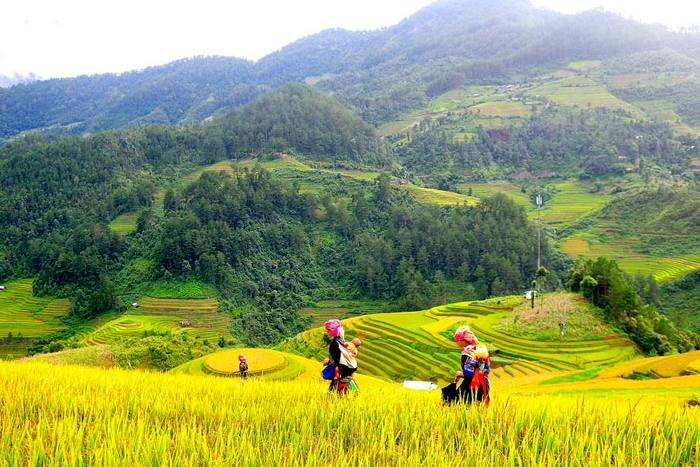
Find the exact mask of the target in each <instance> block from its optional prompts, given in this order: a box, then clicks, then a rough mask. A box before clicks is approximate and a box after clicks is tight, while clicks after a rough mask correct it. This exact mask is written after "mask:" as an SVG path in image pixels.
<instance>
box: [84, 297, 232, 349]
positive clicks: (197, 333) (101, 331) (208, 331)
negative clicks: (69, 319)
mask: <svg viewBox="0 0 700 467" xmlns="http://www.w3.org/2000/svg"><path fill="white" fill-rule="evenodd" d="M138 305H139V306H138V308H133V309H132V310H130V311H128V312H126V313H124V314H123V315H121V316H119V317H117V318H115V319H113V320H110V321H108V322H106V323H104V324H102V325H101V326H100V327H98V328H97V329H92V330H89V331H88V332H87V333H86V334H84V335H83V336H81V342H82V343H83V344H86V345H94V344H104V343H108V342H110V341H112V340H114V339H116V338H120V337H138V336H141V335H143V334H144V333H148V332H151V333H165V332H171V333H181V332H188V333H189V334H190V335H191V336H193V337H194V338H196V339H208V340H209V341H210V342H216V341H217V340H218V339H219V338H220V337H224V339H225V340H230V339H232V338H233V336H232V335H231V331H230V316H229V315H228V314H226V313H219V312H218V308H219V304H218V302H217V301H216V300H215V299H199V300H195V299H192V300H187V299H165V298H152V297H143V299H142V300H141V301H140V302H138Z"/></svg>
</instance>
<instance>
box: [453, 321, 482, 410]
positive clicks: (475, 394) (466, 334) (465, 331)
mask: <svg viewBox="0 0 700 467" xmlns="http://www.w3.org/2000/svg"><path fill="white" fill-rule="evenodd" d="M454 341H455V342H457V345H459V346H460V347H462V349H463V350H462V355H461V356H460V367H461V369H460V370H459V371H457V372H456V373H455V377H454V382H455V383H457V382H458V381H459V380H460V379H464V381H463V382H462V384H461V385H460V387H459V396H460V399H461V400H462V402H465V403H467V404H471V403H472V402H473V401H475V400H476V401H479V402H483V403H484V404H486V405H489V402H490V392H491V383H490V381H489V373H490V372H491V357H490V355H489V351H488V349H487V348H486V346H485V345H483V344H480V343H479V339H477V337H476V335H475V334H474V333H473V332H472V330H471V329H470V328H469V326H466V325H465V326H461V327H459V328H458V329H457V331H455V334H454Z"/></svg>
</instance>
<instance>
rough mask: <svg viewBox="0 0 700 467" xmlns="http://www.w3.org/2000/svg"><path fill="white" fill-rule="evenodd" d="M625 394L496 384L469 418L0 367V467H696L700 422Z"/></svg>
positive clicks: (363, 396)
mask: <svg viewBox="0 0 700 467" xmlns="http://www.w3.org/2000/svg"><path fill="white" fill-rule="evenodd" d="M688 378H693V377H688ZM632 383H634V382H632ZM688 383H689V384H695V385H697V384H699V383H700V381H698V379H697V378H696V379H694V380H693V381H689V382H688ZM627 385H628V387H629V388H631V389H626V390H617V389H606V388H603V389H601V390H598V391H596V390H590V391H587V392H577V391H576V390H575V389H574V385H572V384H568V385H563V387H561V388H556V387H555V386H551V385H550V386H541V387H542V388H544V389H545V390H546V392H544V391H539V389H538V386H537V384H535V383H532V382H527V381H523V382H522V384H521V385H519V387H518V386H516V385H514V386H512V387H504V388H501V387H499V385H498V384H494V385H493V398H492V402H491V405H490V406H489V407H488V408H487V407H485V406H483V405H475V406H473V407H470V408H469V407H463V406H461V405H453V406H442V405H441V402H440V395H439V393H438V391H413V390H410V389H405V388H402V387H401V386H400V385H387V384H385V383H381V382H378V383H376V384H375V383H373V382H371V381H369V380H365V381H363V382H362V383H360V392H359V394H358V395H357V396H356V397H354V396H350V397H340V398H339V397H337V396H334V395H329V394H327V393H326V384H325V382H324V381H322V380H321V379H320V376H318V379H316V380H300V381H288V382H270V381H266V380H263V379H256V378H249V379H247V380H245V381H244V380H241V379H240V378H216V377H207V376H191V375H170V374H153V373H144V372H141V371H122V370H99V369H91V368H79V367H70V366H68V367H66V366H63V367H58V366H51V365H48V364H41V363H7V362H0V404H1V406H2V412H1V414H2V416H1V417H0V443H2V446H3V452H2V455H1V456H0V465H2V466H26V465H32V466H38V465H43V466H65V465H95V466H96V465H99V466H123V465H129V466H231V465H236V466H238V465H245V466H261V465H276V466H302V465H303V466H331V465H337V464H338V462H341V461H340V460H342V462H341V463H342V465H349V466H350V465H352V466H383V465H387V466H389V465H411V466H414V465H415V466H452V465H454V464H455V461H456V460H458V459H473V460H474V463H475V464H478V465H485V466H500V467H506V466H523V465H538V466H581V465H591V466H593V465H596V466H602V465H606V466H607V465H634V466H637V465H698V462H700V459H699V458H698V452H699V450H700V412H699V411H698V408H696V407H689V406H688V405H687V404H686V403H684V402H683V401H682V399H679V398H676V397H673V393H674V391H675V390H674V389H668V390H666V391H663V392H662V391H653V390H652V391H651V392H649V393H648V394H647V393H646V392H645V389H644V388H641V389H637V388H634V387H633V385H632V384H630V382H627ZM567 388H568V389H567ZM664 392H665V393H666V395H665V394H664ZM668 394H670V396H669V395H668Z"/></svg>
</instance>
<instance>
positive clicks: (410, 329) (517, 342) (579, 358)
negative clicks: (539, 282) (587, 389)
mask: <svg viewBox="0 0 700 467" xmlns="http://www.w3.org/2000/svg"><path fill="white" fill-rule="evenodd" d="M504 306H506V307H505V308H504V307H498V306H496V307H493V306H486V305H484V304H478V303H469V302H463V303H455V304H450V305H445V306H439V307H435V308H432V309H430V310H426V311H418V312H406V313H388V314H376V315H368V316H360V317H356V318H351V319H347V320H343V325H344V327H345V336H346V339H350V338H352V337H355V336H358V337H360V338H361V339H362V342H363V343H362V346H361V347H360V349H359V354H358V362H359V363H360V367H359V369H358V372H359V373H360V374H368V375H372V376H375V377H380V378H384V379H386V380H391V381H403V380H407V379H419V380H430V381H436V382H440V383H444V382H446V381H448V380H450V379H451V378H452V377H453V376H454V372H455V371H456V370H457V369H459V359H460V352H461V350H460V349H459V348H458V346H457V345H456V344H455V343H454V342H452V340H451V339H450V334H451V330H453V329H454V328H455V327H456V326H457V325H459V324H465V323H466V324H469V325H470V326H471V327H472V329H473V330H474V331H475V333H476V334H477V336H478V337H479V338H480V340H481V341H482V342H484V343H486V345H487V346H488V347H489V349H491V351H492V372H491V378H492V381H493V380H495V379H498V380H502V379H510V378H518V377H523V376H535V375H546V374H555V373H558V372H565V371H578V370H582V369H588V368H596V367H600V366H606V365H614V364H617V363H620V362H624V361H628V360H631V359H634V358H636V357H637V355H636V348H635V347H634V345H632V343H631V342H630V341H629V340H628V339H627V338H625V337H620V336H606V337H604V338H601V339H595V340H586V341H579V340H564V341H560V340H552V341H545V340H542V341H540V340H538V341H534V340H529V339H524V338H518V337H512V336H509V335H507V334H505V333H501V332H498V331H495V330H493V329H492V325H493V324H494V323H495V322H497V321H499V320H501V319H502V318H503V316H504V315H507V314H509V313H511V311H512V308H509V307H508V306H507V305H504ZM327 345H328V344H327V341H324V333H323V330H322V329H312V330H309V331H306V332H304V333H302V334H301V335H299V336H297V338H296V339H292V340H291V341H290V342H288V343H287V344H285V345H284V346H282V348H281V350H283V351H285V352H291V353H299V354H302V355H305V356H307V357H310V358H314V359H318V360H320V359H322V358H324V357H325V355H326V353H327Z"/></svg>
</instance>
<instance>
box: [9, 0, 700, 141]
mask: <svg viewBox="0 0 700 467" xmlns="http://www.w3.org/2000/svg"><path fill="white" fill-rule="evenodd" d="M699 41H700V38H698V37H697V35H694V34H681V33H672V32H669V31H666V30H664V29H663V28H661V27H658V26H648V25H641V24H638V23H635V22H633V21H628V20H625V19H623V18H621V17H618V16H615V15H611V14H609V13H604V12H599V11H591V12H586V13H581V14H577V15H562V14H556V13H553V12H549V11H544V10H539V9H536V8H534V7H533V6H532V5H530V4H529V3H528V2H527V1H525V0H499V1H495V2H494V1H486V0H440V1H438V2H435V3H433V4H431V5H429V6H427V7H425V8H424V9H423V10H421V11H419V12H417V13H416V14H414V15H413V16H411V17H409V18H407V19H406V20H404V21H402V22H401V23H399V24H397V25H395V26H393V27H390V28H385V29H382V30H379V31H371V32H350V31H345V30H327V31H324V32H321V33H319V34H315V35H312V36H308V37H306V38H303V39H301V40H299V41H296V42H294V43H292V44H289V45H288V46H286V47H284V48H283V49H281V50H280V51H278V52H275V53H272V54H270V55H268V56H266V57H264V58H262V59H261V60H260V61H258V62H256V63H252V62H249V61H245V60H241V59H236V58H228V57H199V58H192V59H186V60H181V61H177V62H174V63H171V64H169V65H165V66H160V67H152V68H148V69H145V70H142V71H134V72H129V73H123V74H119V75H114V74H107V75H95V76H81V77H77V78H70V79H52V80H46V81H37V82H34V83H30V84H22V85H17V86H14V87H11V88H6V89H0V102H2V103H3V105H2V111H0V138H4V139H7V138H11V137H13V136H14V135H18V134H21V133H22V132H26V131H37V130H50V131H53V132H62V133H69V134H75V133H85V132H94V131H97V130H99V129H106V128H120V127H124V126H127V125H133V124H137V125H143V124H151V123H158V124H184V125H186V124H191V123H193V122H197V121H202V120H204V119H206V118H208V117H210V116H212V115H219V114H222V113H226V112H228V111H229V110H230V109H231V108H232V107H235V106H238V105H241V104H244V103H246V102H249V101H250V100H251V99H253V98H254V97H255V96H257V95H259V94H260V93H263V92H266V91H267V90H269V89H271V88H274V87H278V86H281V85H283V84H285V83H289V82H303V81H307V82H313V83H315V85H316V86H317V87H319V88H320V89H322V90H324V91H326V92H329V93H332V94H333V95H335V96H337V97H338V98H339V99H340V100H341V101H342V102H343V103H345V104H346V105H348V106H349V107H351V108H352V109H353V110H355V111H356V112H357V113H358V114H359V115H361V116H362V117H363V118H364V119H365V120H366V121H368V122H369V123H372V124H375V125H378V124H380V123H383V122H386V121H389V120H393V119H395V118H397V117H398V116H399V115H400V114H401V113H402V112H404V111H407V110H410V109H416V108H419V107H421V106H424V105H425V104H426V103H427V102H428V101H429V99H431V98H432V97H435V96H437V95H439V94H442V93H443V92H445V91H448V90H450V89H455V88H459V87H463V86H467V85H469V84H485V83H491V84H503V85H505V84H514V83H515V82H518V81H521V80H523V79H526V78H527V77H531V76H534V75H538V74H540V73H546V72H552V71H554V70H556V69H558V68H560V67H561V66H563V65H566V64H568V63H570V62H572V61H579V60H609V59H616V58H624V57H627V56H630V55H633V54H642V55H644V54H654V53H657V52H658V51H660V50H664V49H668V50H672V51H673V52H674V53H675V54H676V55H677V56H678V59H679V60H684V61H685V62H686V68H687V66H688V65H690V64H691V63H692V69H693V70H695V69H697V64H696V60H697V59H698V58H699V57H700V55H699V53H700V52H698V51H699V50H700V47H698V45H699V44H700V42H699ZM639 71H651V70H650V68H648V67H645V68H644V69H643V70H641V69H637V70H636V72H639ZM675 71H682V70H680V69H676V70H675Z"/></svg>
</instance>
